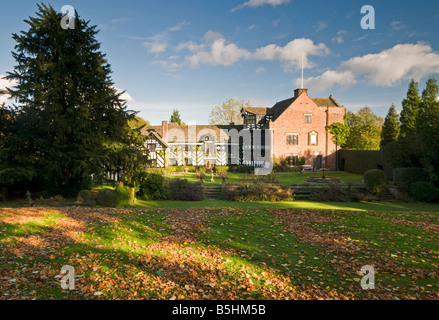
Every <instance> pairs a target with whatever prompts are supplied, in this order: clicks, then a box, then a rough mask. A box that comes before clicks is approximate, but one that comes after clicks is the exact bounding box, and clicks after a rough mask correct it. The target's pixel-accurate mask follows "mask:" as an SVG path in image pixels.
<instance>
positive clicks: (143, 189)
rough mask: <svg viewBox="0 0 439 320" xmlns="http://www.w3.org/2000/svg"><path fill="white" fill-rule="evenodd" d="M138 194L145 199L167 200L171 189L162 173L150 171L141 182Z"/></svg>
mask: <svg viewBox="0 0 439 320" xmlns="http://www.w3.org/2000/svg"><path fill="white" fill-rule="evenodd" d="M136 195H137V196H138V197H139V198H141V199H143V200H167V199H168V198H169V190H168V188H167V186H166V183H165V178H164V177H163V176H162V175H160V174H155V173H148V174H146V175H144V176H143V177H142V179H141V181H140V182H139V190H138V191H137V193H136Z"/></svg>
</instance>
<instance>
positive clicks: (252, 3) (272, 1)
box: [232, 0, 290, 12]
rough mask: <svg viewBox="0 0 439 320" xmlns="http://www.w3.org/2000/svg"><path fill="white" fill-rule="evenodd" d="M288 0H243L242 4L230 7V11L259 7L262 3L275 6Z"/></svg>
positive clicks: (288, 0)
mask: <svg viewBox="0 0 439 320" xmlns="http://www.w3.org/2000/svg"><path fill="white" fill-rule="evenodd" d="M288 2H290V0H249V1H247V2H244V3H243V4H241V5H239V6H237V7H236V8H233V9H232V12H235V11H236V10H240V9H243V8H255V7H261V6H264V5H271V6H273V7H276V6H278V5H281V4H285V3H288Z"/></svg>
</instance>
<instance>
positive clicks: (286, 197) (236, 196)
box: [222, 183, 294, 202]
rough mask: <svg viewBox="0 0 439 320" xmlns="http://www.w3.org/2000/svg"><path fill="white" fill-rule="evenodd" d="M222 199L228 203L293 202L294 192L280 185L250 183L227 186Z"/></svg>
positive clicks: (223, 189)
mask: <svg viewBox="0 0 439 320" xmlns="http://www.w3.org/2000/svg"><path fill="white" fill-rule="evenodd" d="M222 199H223V200H228V201H270V202H275V201H292V200H294V195H293V191H292V190H291V189H289V188H283V187H281V186H279V185H269V184H260V183H249V184H242V185H227V186H224V187H223V188H222Z"/></svg>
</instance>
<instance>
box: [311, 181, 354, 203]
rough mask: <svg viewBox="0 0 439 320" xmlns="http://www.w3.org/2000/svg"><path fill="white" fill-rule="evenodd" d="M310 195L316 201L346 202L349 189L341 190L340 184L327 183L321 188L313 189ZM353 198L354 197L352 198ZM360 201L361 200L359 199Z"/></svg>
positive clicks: (349, 196) (348, 196) (348, 197)
mask: <svg viewBox="0 0 439 320" xmlns="http://www.w3.org/2000/svg"><path fill="white" fill-rule="evenodd" d="M312 197H313V198H314V199H315V200H318V201H324V202H331V201H339V202H347V201H348V199H350V198H351V195H350V192H349V190H343V188H342V187H341V186H337V185H336V184H329V185H327V186H325V188H323V189H314V190H313V193H312ZM354 199H355V198H354ZM360 201H361V200H360Z"/></svg>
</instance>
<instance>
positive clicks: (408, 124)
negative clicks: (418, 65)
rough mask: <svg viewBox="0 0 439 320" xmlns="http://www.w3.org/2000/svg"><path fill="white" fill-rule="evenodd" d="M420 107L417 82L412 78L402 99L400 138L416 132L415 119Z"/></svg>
mask: <svg viewBox="0 0 439 320" xmlns="http://www.w3.org/2000/svg"><path fill="white" fill-rule="evenodd" d="M420 107H421V98H420V97H419V90H418V83H417V82H416V81H415V80H413V79H412V81H411V82H410V85H409V89H408V91H407V97H406V98H405V99H404V100H403V101H402V111H401V115H400V122H401V132H400V139H404V138H405V137H408V136H411V135H414V134H416V125H417V123H416V119H417V117H418V114H419V109H420Z"/></svg>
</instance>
